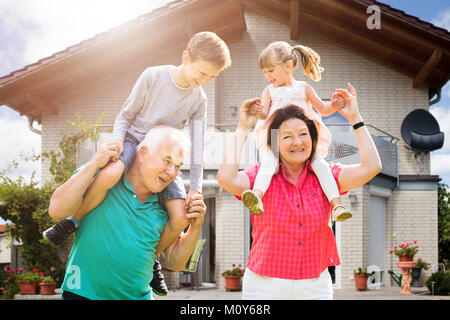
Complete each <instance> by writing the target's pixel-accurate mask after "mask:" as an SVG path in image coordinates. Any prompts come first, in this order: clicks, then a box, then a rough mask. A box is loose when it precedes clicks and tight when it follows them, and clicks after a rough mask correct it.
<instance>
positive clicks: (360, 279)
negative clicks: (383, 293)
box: [354, 274, 369, 291]
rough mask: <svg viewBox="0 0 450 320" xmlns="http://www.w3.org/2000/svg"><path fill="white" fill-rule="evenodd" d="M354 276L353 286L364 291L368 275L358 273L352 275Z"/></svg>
mask: <svg viewBox="0 0 450 320" xmlns="http://www.w3.org/2000/svg"><path fill="white" fill-rule="evenodd" d="M354 278H355V287H356V290H358V291H366V290H367V279H369V276H363V275H359V274H355V275H354Z"/></svg>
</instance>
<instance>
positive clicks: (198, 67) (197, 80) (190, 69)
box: [183, 54, 223, 88]
mask: <svg viewBox="0 0 450 320" xmlns="http://www.w3.org/2000/svg"><path fill="white" fill-rule="evenodd" d="M183 64H184V66H185V78H186V81H187V82H188V83H189V85H190V86H191V87H192V88H198V87H199V86H201V85H203V84H207V83H208V82H211V81H212V80H214V78H215V77H217V76H218V75H219V73H220V72H221V71H222V70H223V68H219V67H217V66H216V65H215V64H214V63H211V62H208V61H205V60H201V59H200V60H197V61H194V62H192V61H191V59H190V57H189V54H187V57H186V58H184V59H183Z"/></svg>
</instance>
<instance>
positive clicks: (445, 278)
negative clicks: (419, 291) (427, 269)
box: [426, 271, 450, 296]
mask: <svg viewBox="0 0 450 320" xmlns="http://www.w3.org/2000/svg"><path fill="white" fill-rule="evenodd" d="M432 282H435V283H434V294H435V295H438V296H448V295H449V293H450V271H438V272H435V273H433V274H432V275H431V277H429V278H428V279H427V283H426V284H427V287H428V290H430V292H433V288H432Z"/></svg>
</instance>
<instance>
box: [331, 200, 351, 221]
mask: <svg viewBox="0 0 450 320" xmlns="http://www.w3.org/2000/svg"><path fill="white" fill-rule="evenodd" d="M351 217H352V213H351V212H350V210H347V209H346V208H345V207H344V206H343V205H340V204H339V205H337V206H335V207H334V208H333V215H332V221H334V222H340V221H345V220H347V219H350V218H351Z"/></svg>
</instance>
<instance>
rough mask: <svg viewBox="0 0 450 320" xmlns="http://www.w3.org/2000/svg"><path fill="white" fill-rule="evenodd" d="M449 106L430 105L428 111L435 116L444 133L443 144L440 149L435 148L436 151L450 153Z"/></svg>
mask: <svg viewBox="0 0 450 320" xmlns="http://www.w3.org/2000/svg"><path fill="white" fill-rule="evenodd" d="M449 111H450V106H447V107H443V106H437V107H435V106H432V107H431V108H430V113H431V114H432V115H433V116H434V117H435V118H436V120H437V122H438V123H439V127H440V129H441V131H443V132H444V134H445V139H444V145H443V147H442V149H439V150H437V151H436V152H438V153H448V154H450V112H449Z"/></svg>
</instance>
